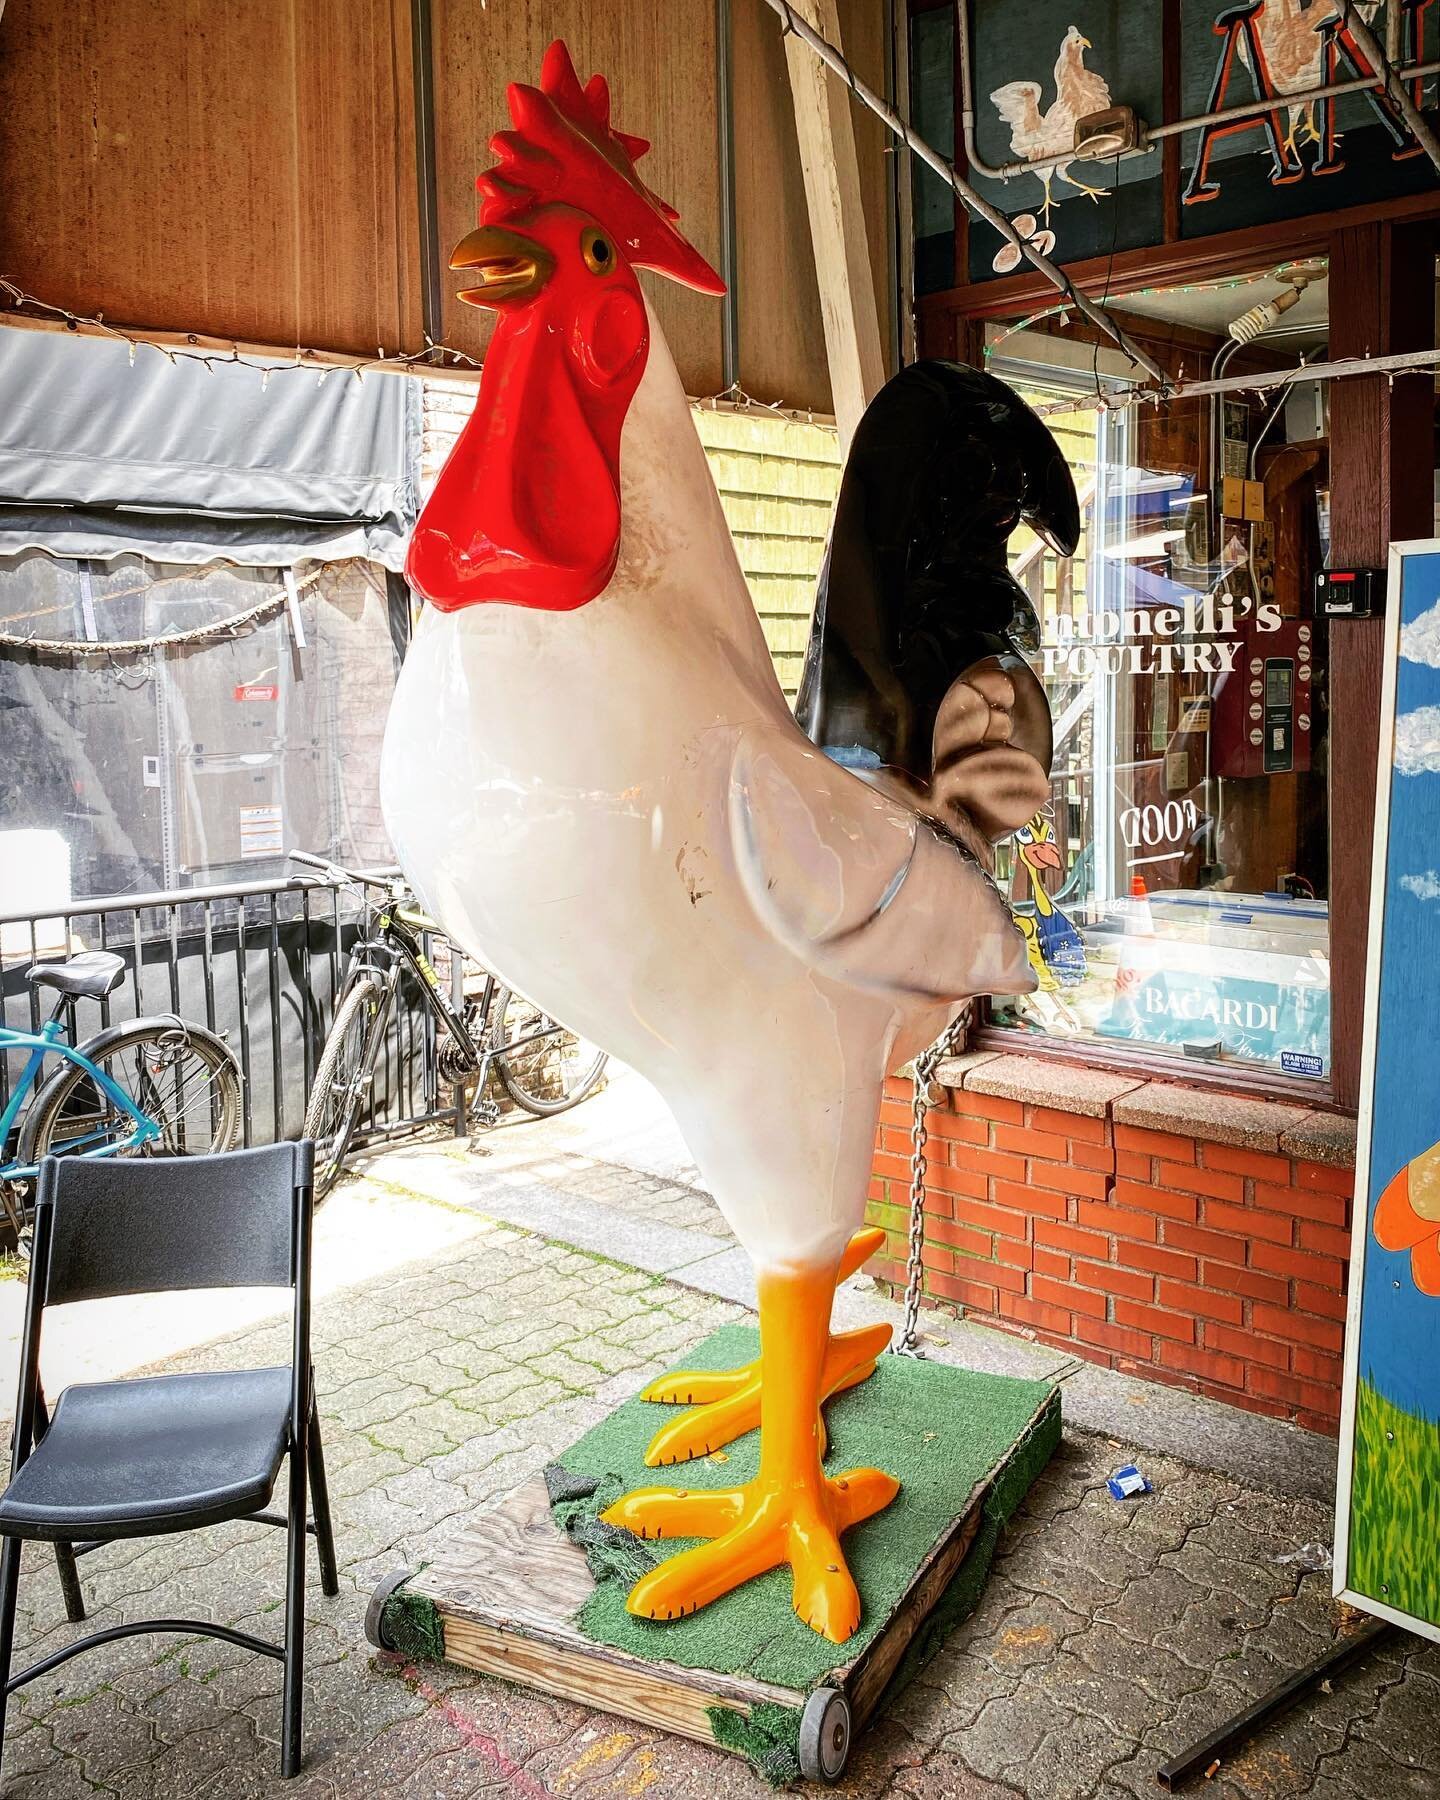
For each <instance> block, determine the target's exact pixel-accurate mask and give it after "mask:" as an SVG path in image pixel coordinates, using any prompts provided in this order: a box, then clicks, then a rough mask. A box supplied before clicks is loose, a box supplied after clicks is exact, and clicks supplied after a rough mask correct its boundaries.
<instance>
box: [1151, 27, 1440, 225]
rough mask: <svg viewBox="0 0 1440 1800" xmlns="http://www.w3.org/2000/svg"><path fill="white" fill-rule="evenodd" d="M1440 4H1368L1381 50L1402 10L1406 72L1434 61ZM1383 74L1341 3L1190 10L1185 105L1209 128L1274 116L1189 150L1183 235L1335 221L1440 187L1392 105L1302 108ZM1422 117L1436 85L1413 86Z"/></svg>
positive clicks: (1351, 102)
mask: <svg viewBox="0 0 1440 1800" xmlns="http://www.w3.org/2000/svg"><path fill="white" fill-rule="evenodd" d="M1433 5H1434V0H1381V4H1379V5H1378V6H1377V5H1362V6H1361V8H1360V11H1361V14H1362V15H1363V16H1365V17H1366V18H1367V19H1368V21H1369V23H1370V27H1371V30H1372V32H1373V33H1375V35H1376V36H1377V37H1378V39H1379V40H1380V42H1381V43H1383V42H1384V41H1385V36H1386V30H1387V19H1386V13H1387V12H1388V11H1389V10H1390V9H1391V8H1394V9H1395V10H1396V12H1397V15H1398V16H1397V20H1396V23H1397V26H1398V30H1399V43H1400V63H1401V66H1408V65H1411V64H1414V63H1418V62H1420V61H1422V60H1423V59H1424V58H1425V57H1426V56H1427V55H1430V56H1433V55H1434V53H1435V52H1434V49H1433V45H1434V41H1435V35H1436V34H1435V20H1434V19H1433V18H1432V17H1431V11H1432V7H1433ZM1374 73H1375V71H1374V69H1372V67H1371V66H1370V63H1369V61H1368V60H1367V58H1366V54H1365V50H1364V48H1363V46H1362V45H1361V44H1360V43H1359V42H1357V40H1356V39H1355V37H1354V35H1353V34H1352V32H1351V30H1350V28H1349V26H1348V25H1347V24H1346V22H1345V20H1344V18H1343V16H1342V14H1341V11H1340V8H1339V7H1338V6H1337V5H1335V4H1334V0H1309V4H1308V5H1301V4H1299V3H1298V0H1240V3H1239V4H1235V3H1234V0H1231V4H1229V5H1222V6H1213V5H1198V4H1186V5H1185V6H1184V7H1183V8H1182V9H1181V44H1180V103H1181V106H1182V108H1183V116H1184V117H1186V118H1198V117H1199V116H1201V115H1202V114H1208V113H1216V112H1222V111H1225V110H1227V109H1228V108H1231V107H1235V106H1245V105H1249V104H1250V103H1251V102H1254V101H1267V100H1273V101H1274V102H1275V105H1274V106H1273V108H1270V109H1269V110H1267V111H1265V112H1262V113H1259V114H1257V115H1254V116H1252V117H1249V118H1245V119H1238V120H1233V119H1232V120H1227V121H1225V122H1223V123H1221V124H1218V125H1212V126H1209V127H1207V128H1206V129H1204V130H1202V131H1193V132H1187V133H1186V134H1185V136H1184V138H1183V140H1182V149H1181V175H1180V183H1181V185H1180V233H1181V236H1182V237H1197V236H1204V235H1208V234H1210V233H1212V232H1216V231H1229V230H1231V229H1233V228H1235V227H1237V226H1242V225H1255V224H1259V223H1261V222H1263V221H1265V220H1270V219H1294V218H1299V217H1302V216H1303V215H1305V214H1307V213H1314V212H1327V211H1328V212H1333V211H1338V210H1340V209H1341V208H1342V207H1347V206H1360V205H1365V204H1367V203H1371V202H1373V201H1376V200H1379V199H1382V198H1388V197H1390V196H1394V195H1401V194H1414V193H1419V192H1421V191H1423V190H1424V189H1426V188H1428V187H1430V186H1431V185H1432V184H1433V182H1434V179H1435V173H1434V169H1433V167H1432V166H1431V164H1430V161H1429V158H1428V157H1427V156H1426V155H1425V152H1424V150H1423V149H1422V147H1421V146H1420V144H1419V143H1418V142H1417V141H1416V139H1415V138H1414V137H1413V136H1412V134H1411V132H1410V128H1409V126H1408V125H1407V124H1406V123H1405V120H1404V118H1403V116H1402V115H1401V114H1400V113H1399V111H1398V110H1397V109H1396V108H1395V106H1394V105H1393V103H1392V102H1391V101H1390V99H1389V97H1388V96H1387V95H1384V94H1382V93H1380V92H1378V91H1376V90H1373V89H1372V90H1368V91H1365V92H1362V93H1358V94H1344V95H1329V96H1326V97H1324V98H1320V99H1309V100H1307V99H1303V98H1302V99H1300V100H1298V101H1297V100H1296V99H1295V98H1293V96H1296V95H1301V96H1303V95H1305V94H1308V93H1311V92H1313V91H1314V90H1315V89H1316V88H1321V87H1332V86H1337V85H1339V84H1341V83H1344V82H1348V81H1359V80H1364V79H1365V78H1367V77H1368V76H1371V75H1373V74H1374ZM1410 85H1411V90H1412V92H1411V98H1412V99H1413V100H1414V101H1415V103H1416V105H1417V106H1421V107H1427V106H1433V104H1434V82H1433V80H1430V81H1427V80H1424V79H1421V80H1417V81H1414V82H1412V83H1411V84H1410Z"/></svg>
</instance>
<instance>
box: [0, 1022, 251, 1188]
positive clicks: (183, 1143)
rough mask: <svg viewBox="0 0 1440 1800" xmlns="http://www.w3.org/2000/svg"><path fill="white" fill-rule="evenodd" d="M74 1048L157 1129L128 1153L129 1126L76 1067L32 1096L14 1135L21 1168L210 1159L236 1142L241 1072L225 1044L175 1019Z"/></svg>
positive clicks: (123, 1028) (122, 1028)
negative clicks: (87, 1161) (65, 1161)
mask: <svg viewBox="0 0 1440 1800" xmlns="http://www.w3.org/2000/svg"><path fill="white" fill-rule="evenodd" d="M79 1048H80V1049H81V1050H82V1051H83V1052H84V1054H85V1055H86V1056H87V1057H88V1058H89V1059H90V1061H91V1062H92V1063H94V1065H95V1067H96V1068H97V1069H100V1070H103V1072H104V1073H105V1074H106V1075H107V1076H108V1077H109V1079H110V1080H111V1081H113V1082H114V1083H115V1085H116V1087H118V1088H120V1089H121V1090H122V1092H124V1093H125V1094H127V1095H128V1096H129V1097H130V1099H131V1100H132V1101H133V1102H134V1104H135V1105H136V1106H137V1107H138V1108H139V1109H140V1111H141V1112H143V1113H145V1114H146V1115H147V1116H148V1117H149V1118H151V1119H153V1120H154V1121H155V1123H156V1124H157V1125H158V1126H159V1127H160V1135H159V1137H156V1138H151V1139H150V1140H149V1141H148V1142H146V1143H144V1144H137V1145H135V1146H134V1147H133V1148H121V1149H119V1150H115V1149H113V1148H112V1146H114V1145H115V1144H117V1143H118V1144H120V1145H122V1146H124V1145H125V1142H126V1140H127V1139H128V1138H130V1137H131V1136H133V1134H134V1129H135V1125H134V1121H133V1120H132V1119H131V1117H130V1115H129V1114H128V1113H127V1112H125V1111H124V1110H123V1109H122V1108H121V1107H120V1106H118V1105H117V1104H116V1102H115V1101H114V1100H113V1099H112V1098H111V1097H110V1095H109V1094H107V1093H106V1092H105V1090H104V1089H103V1088H102V1087H101V1086H100V1085H99V1084H98V1082H96V1081H95V1080H94V1079H93V1077H92V1076H91V1075H90V1074H89V1073H88V1071H86V1070H85V1069H82V1068H81V1067H80V1065H79V1064H78V1063H66V1064H65V1065H64V1067H63V1068H62V1069H61V1071H60V1073H59V1074H58V1075H56V1076H52V1077H51V1079H50V1080H49V1081H48V1082H47V1083H46V1084H45V1086H44V1087H43V1088H42V1089H41V1091H40V1092H39V1094H37V1095H36V1097H35V1102H34V1104H33V1105H32V1106H31V1108H30V1111H29V1113H28V1114H27V1115H26V1119H25V1123H24V1126H23V1127H22V1129H21V1133H20V1145H19V1154H20V1160H21V1162H23V1163H37V1162H39V1161H40V1159H41V1158H42V1157H44V1156H95V1155H100V1154H103V1153H105V1152H107V1151H108V1152H109V1153H110V1154H112V1155H120V1156H208V1155H210V1154H212V1153H213V1152H218V1151H221V1150H233V1149H234V1148H235V1146H236V1144H238V1143H239V1141H240V1128H241V1111H240V1071H239V1070H238V1069H237V1068H236V1066H235V1058H234V1057H233V1056H232V1055H231V1054H230V1051H229V1049H228V1048H227V1046H226V1045H225V1043H224V1042H223V1041H222V1040H221V1039H220V1038H218V1037H216V1036H215V1035H214V1034H213V1033H212V1032H209V1031H206V1030H205V1029H204V1028H203V1027H201V1026H199V1025H187V1024H185V1023H183V1022H182V1021H180V1020H174V1021H168V1020H167V1021H164V1022H155V1021H146V1022H141V1023H139V1024H136V1025H119V1026H116V1027H115V1028H114V1029H113V1030H112V1031H106V1032H101V1033H100V1035H99V1036H98V1037H95V1038H92V1039H91V1040H90V1042H89V1043H87V1044H81V1045H80V1046H79Z"/></svg>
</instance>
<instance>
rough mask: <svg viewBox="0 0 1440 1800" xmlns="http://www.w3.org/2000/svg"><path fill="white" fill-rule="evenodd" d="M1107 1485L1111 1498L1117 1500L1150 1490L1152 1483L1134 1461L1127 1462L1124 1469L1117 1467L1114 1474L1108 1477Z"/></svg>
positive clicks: (1128, 1498) (1126, 1498)
mask: <svg viewBox="0 0 1440 1800" xmlns="http://www.w3.org/2000/svg"><path fill="white" fill-rule="evenodd" d="M1105 1485H1106V1487H1108V1488H1109V1490H1110V1495H1111V1498H1112V1499H1115V1500H1130V1499H1133V1498H1134V1496H1135V1495H1136V1494H1148V1493H1149V1492H1150V1483H1149V1482H1148V1481H1147V1480H1146V1479H1145V1477H1144V1476H1143V1475H1142V1474H1141V1473H1140V1471H1139V1470H1138V1469H1137V1468H1136V1467H1135V1465H1134V1463H1126V1465H1125V1467H1124V1468H1123V1469H1117V1470H1116V1471H1115V1473H1114V1474H1113V1475H1111V1476H1108V1477H1107V1478H1106V1482H1105Z"/></svg>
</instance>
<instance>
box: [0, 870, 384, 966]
mask: <svg viewBox="0 0 1440 1800" xmlns="http://www.w3.org/2000/svg"><path fill="white" fill-rule="evenodd" d="M354 873H355V874H356V875H359V876H361V877H363V878H364V879H365V880H367V881H393V880H394V879H395V878H396V877H397V876H398V875H399V873H400V870H399V869H398V868H387V869H356V870H355V871H354ZM333 885H334V883H332V882H329V881H324V880H321V879H320V878H319V877H318V876H315V875H291V876H288V877H287V878H286V879H285V880H284V881H278V882H277V881H231V882H226V883H224V884H222V885H220V886H218V887H193V888H162V889H161V890H160V891H159V892H157V893H154V894H105V895H102V896H101V897H100V898H99V899H95V900H72V901H71V902H70V917H71V918H75V919H88V918H91V917H92V916H94V915H95V914H97V913H107V912H131V911H133V912H135V913H137V914H138V913H142V912H146V911H149V910H150V909H151V908H157V909H158V908H162V907H169V906H189V905H190V904H191V903H192V902H195V901H202V900H244V899H246V898H248V897H250V896H253V895H255V894H270V893H274V892H277V891H278V892H282V893H295V894H299V893H303V892H304V891H305V890H306V889H315V888H319V889H329V888H331V887H332V886H333ZM44 917H46V914H45V913H44V912H40V913H36V912H35V911H34V910H33V909H32V910H31V911H29V912H9V913H0V925H24V924H26V923H27V922H28V921H30V920H31V919H35V918H42V919H43V918H44ZM33 960H34V959H33V958H32V961H33Z"/></svg>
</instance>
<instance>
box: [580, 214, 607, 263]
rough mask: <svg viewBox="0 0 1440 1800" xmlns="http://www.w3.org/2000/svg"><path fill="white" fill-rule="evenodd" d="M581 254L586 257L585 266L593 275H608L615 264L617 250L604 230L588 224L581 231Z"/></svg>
mask: <svg viewBox="0 0 1440 1800" xmlns="http://www.w3.org/2000/svg"><path fill="white" fill-rule="evenodd" d="M580 254H581V255H582V256H583V257H584V258H585V267H586V268H587V269H588V270H589V271H590V273H591V274H592V275H608V274H609V273H610V271H611V269H613V268H614V266H615V252H614V250H612V249H611V247H610V240H609V238H607V237H606V236H605V235H604V233H603V232H599V231H596V229H595V228H594V226H593V225H590V226H587V227H586V228H585V230H584V231H582V232H581V233H580Z"/></svg>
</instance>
